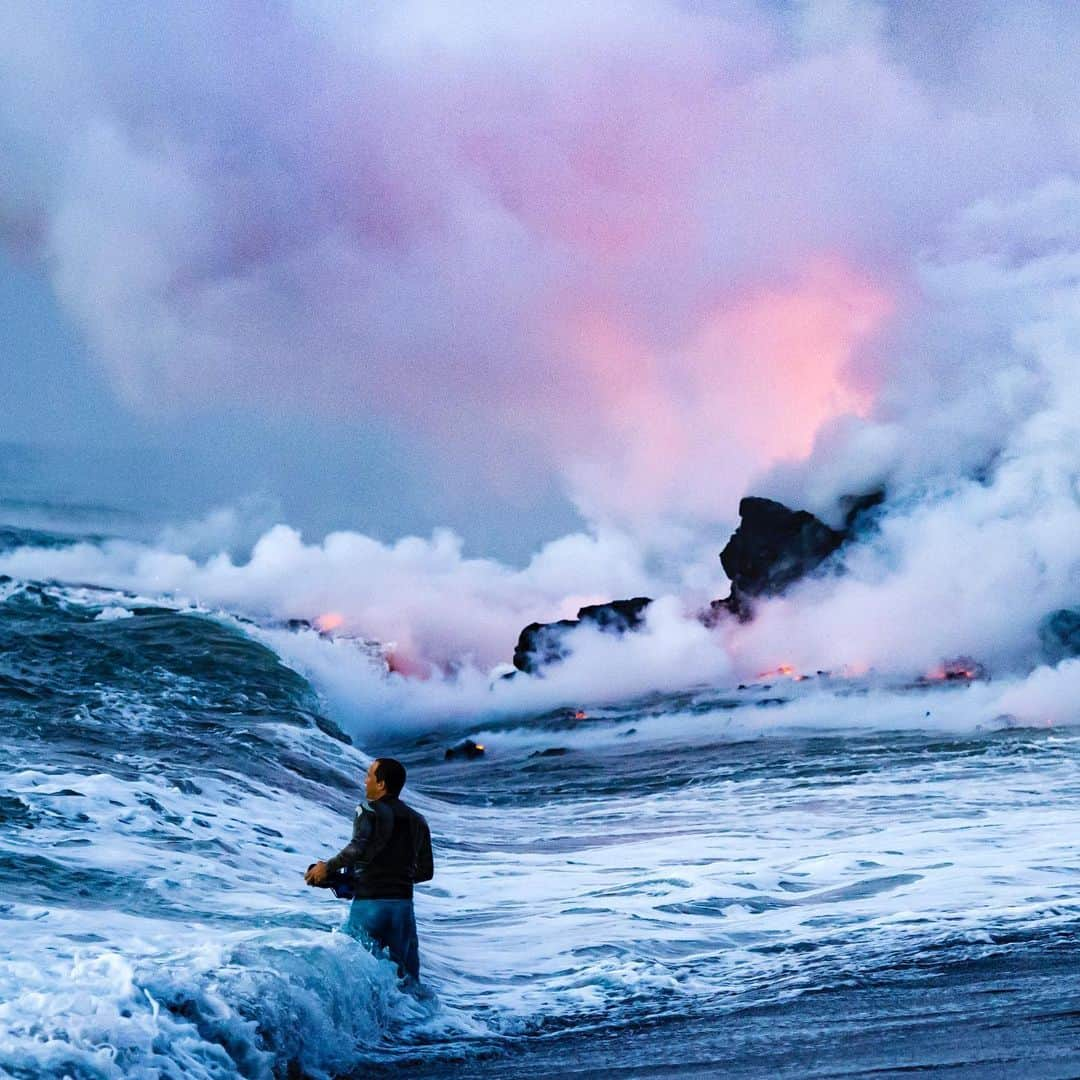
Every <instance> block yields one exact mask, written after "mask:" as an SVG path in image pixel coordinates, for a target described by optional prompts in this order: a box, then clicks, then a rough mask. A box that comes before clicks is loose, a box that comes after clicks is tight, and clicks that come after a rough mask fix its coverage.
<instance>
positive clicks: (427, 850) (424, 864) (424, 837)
mask: <svg viewBox="0 0 1080 1080" xmlns="http://www.w3.org/2000/svg"><path fill="white" fill-rule="evenodd" d="M434 876H435V866H434V862H433V860H432V857H431V830H430V829H429V828H428V823H427V822H426V821H425V820H424V819H423V818H421V819H420V829H419V835H418V836H417V849H416V878H415V880H416V881H430V880H431V879H432V878H433V877H434Z"/></svg>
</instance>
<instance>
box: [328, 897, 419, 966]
mask: <svg viewBox="0 0 1080 1080" xmlns="http://www.w3.org/2000/svg"><path fill="white" fill-rule="evenodd" d="M344 930H345V933H347V934H351V935H352V936H353V937H354V938H356V939H357V940H358V941H362V942H364V943H365V944H366V945H368V946H369V947H370V948H372V949H373V951H376V952H377V951H378V950H379V949H386V951H387V952H388V953H389V954H390V959H391V960H393V961H394V963H395V964H397V966H398V972H399V973H401V974H405V975H411V976H412V978H414V979H419V978H420V945H419V942H418V941H417V940H416V916H415V915H414V914H413V902H412V901H411V900H354V901H353V902H352V906H351V907H350V908H349V917H348V919H347V920H346V921H345V926H344Z"/></svg>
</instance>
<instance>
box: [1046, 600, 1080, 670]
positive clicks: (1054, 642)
mask: <svg viewBox="0 0 1080 1080" xmlns="http://www.w3.org/2000/svg"><path fill="white" fill-rule="evenodd" d="M1039 641H1040V642H1041V643H1042V647H1043V655H1044V656H1045V657H1046V659H1047V660H1048V661H1049V662H1050V663H1051V664H1058V663H1060V662H1061V661H1062V660H1068V659H1069V658H1070V657H1074V656H1080V608H1060V609H1059V610H1058V611H1052V612H1051V613H1050V614H1049V615H1047V616H1046V618H1045V619H1043V621H1042V622H1041V623H1040V624H1039Z"/></svg>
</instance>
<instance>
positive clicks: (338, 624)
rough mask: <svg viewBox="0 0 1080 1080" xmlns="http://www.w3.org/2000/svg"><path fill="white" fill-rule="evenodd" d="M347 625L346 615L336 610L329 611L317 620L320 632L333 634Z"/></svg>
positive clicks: (316, 623) (317, 627)
mask: <svg viewBox="0 0 1080 1080" xmlns="http://www.w3.org/2000/svg"><path fill="white" fill-rule="evenodd" d="M344 625H345V616H344V615H341V614H339V613H338V612H336V611H327V612H325V613H324V614H322V615H320V616H319V617H318V618H316V620H315V629H316V630H318V631H319V633H320V634H331V633H333V632H334V631H335V630H340V629H341V628H342V627H343V626H344Z"/></svg>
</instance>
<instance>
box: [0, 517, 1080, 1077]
mask: <svg viewBox="0 0 1080 1080" xmlns="http://www.w3.org/2000/svg"><path fill="white" fill-rule="evenodd" d="M66 543H68V540H67V539H66V538H64V537H61V536H57V535H53V534H51V533H48V532H40V531H39V532H32V531H28V530H25V529H7V530H0V552H5V551H6V552H11V551H13V550H15V549H18V548H28V547H29V548H48V547H55V546H59V545H64V544H66ZM320 649H322V650H324V651H326V650H332V649H337V650H338V654H337V655H340V656H344V655H346V652H347V653H348V655H349V656H350V657H351V661H350V662H352V663H360V662H363V663H368V662H369V661H368V660H367V658H365V657H364V656H363V653H362V649H360V647H359V646H358V645H355V643H349V642H341V641H339V642H333V641H329V640H327V639H326V638H325V637H322V636H320V635H318V634H317V633H316V632H315V631H314V630H311V629H308V628H304V627H294V628H291V629H290V628H289V627H288V626H285V625H281V624H275V623H272V621H268V620H264V621H260V619H259V618H258V617H257V615H253V614H252V613H251V612H245V611H224V610H207V609H204V608H202V607H200V606H198V605H196V604H190V603H180V602H178V601H177V600H176V598H174V597H169V596H156V595H153V594H152V592H145V593H140V594H139V595H135V594H133V593H129V592H124V591H119V590H115V589H107V588H103V587H101V586H100V583H97V582H79V581H65V582H57V581H42V580H30V579H25V578H19V577H15V576H0V730H2V734H3V738H2V740H0V770H2V775H3V780H2V787H0V1076H2V1077H5V1078H7V1077H17V1078H20V1080H21V1078H31V1077H64V1076H68V1077H74V1078H99V1077H100V1078H113V1077H136V1078H140V1080H142V1078H146V1080H149V1078H166V1077H168V1078H173V1077H175V1078H181V1077H182V1078H222V1080H224V1078H230V1077H253V1078H254V1077H258V1078H263V1077H265V1078H270V1077H301V1076H308V1077H349V1076H355V1077H361V1076H382V1075H414V1076H506V1077H510V1076H526V1075H528V1076H547V1075H553V1074H557V1073H558V1074H562V1075H583V1076H584V1075H595V1076H605V1075H627V1076H630V1075H646V1074H649V1075H653V1074H655V1073H656V1072H657V1071H658V1070H659V1071H663V1072H665V1073H670V1074H672V1075H701V1076H706V1075H725V1076H739V1077H741V1076H761V1077H777V1076H790V1077H805V1076H840V1075H843V1076H851V1075H873V1076H893V1075H895V1076H908V1075H912V1074H920V1075H921V1074H922V1073H924V1072H940V1074H941V1075H942V1076H948V1077H957V1076H972V1077H975V1076H980V1077H981V1076H1009V1077H1012V1076H1039V1077H1044V1076H1045V1077H1066V1076H1080V992H1078V991H1077V977H1076V968H1077V957H1078V943H1080V860H1078V858H1077V850H1076V843H1077V837H1078V835H1080V829H1078V825H1080V738H1078V733H1077V731H1076V730H1075V729H1073V728H1070V727H1068V726H1065V727H1062V726H1060V725H1059V724H1054V723H1050V722H1049V720H1048V721H1047V722H1046V723H1033V724H1028V725H1027V726H1023V725H1019V724H1018V723H1017V722H1016V721H1015V719H1014V718H1013V717H1011V716H1008V715H1003V714H1001V713H1000V712H999V711H998V710H997V708H996V705H995V702H996V701H997V700H998V695H999V692H1000V689H999V688H994V687H993V686H991V685H988V684H984V683H981V682H972V683H969V682H967V681H966V680H957V681H953V682H945V681H942V682H940V683H937V684H928V683H922V682H908V683H901V682H893V683H886V682H883V681H873V680H870V679H868V678H866V677H863V678H861V679H858V678H843V679H838V678H828V677H825V676H822V677H815V678H809V679H805V680H802V681H795V680H793V679H790V678H785V677H783V676H777V677H762V678H761V679H760V680H758V681H755V682H753V683H749V684H744V685H742V686H741V687H740V686H738V685H736V686H724V687H718V686H708V687H697V688H693V689H691V690H687V691H686V692H683V693H679V694H671V693H668V694H664V695H653V696H650V697H646V698H641V699H638V700H635V701H630V702H625V703H620V704H615V705H612V704H608V705H606V706H604V707H602V708H595V707H591V706H589V705H588V703H581V706H580V707H572V706H569V707H559V708H555V709H550V710H548V711H546V712H542V713H539V714H536V713H530V714H524V715H508V714H507V713H506V712H505V710H504V711H503V712H501V713H499V714H497V715H496V714H492V715H490V716H475V717H465V718H462V717H461V716H457V717H453V716H448V717H447V718H445V719H443V720H440V721H439V722H434V721H433V722H432V724H431V725H430V726H429V727H427V728H425V727H424V726H423V725H417V724H415V723H414V724H412V725H409V726H403V725H400V724H395V723H394V722H393V718H392V717H387V721H386V725H385V728H384V729H379V728H377V727H376V728H375V729H372V727H371V725H368V726H367V727H366V728H365V731H366V734H365V735H364V736H363V737H359V736H358V737H356V738H353V739H350V737H349V736H348V735H346V734H345V732H344V730H343V729H345V728H348V727H349V716H348V714H347V710H344V709H343V708H342V706H341V696H340V693H335V694H328V693H327V690H326V687H325V685H323V683H322V681H321V679H320V674H319V673H320V672H323V671H325V670H327V666H326V665H327V662H328V661H326V658H325V657H324V658H323V661H322V662H321V663H320V664H313V663H311V662H310V657H312V656H313V655H315V653H316V652H318V650H320ZM327 655H328V656H330V659H331V660H332V659H333V654H331V653H327ZM305 658H308V659H305ZM465 736H469V737H472V738H474V739H475V740H477V741H478V742H481V743H483V744H484V745H485V747H486V754H485V756H484V757H482V758H479V759H477V760H472V761H464V760H454V761H447V760H445V759H444V751H445V749H446V747H447V746H450V745H452V744H454V743H456V742H457V741H458V740H459V739H461V738H463V737H465ZM376 754H381V755H384V756H395V757H398V758H400V759H401V760H402V761H403V762H404V763H405V765H406V766H407V768H408V770H409V783H408V786H407V788H406V792H405V797H406V799H407V801H409V802H410V803H411V804H412V805H414V806H415V807H416V808H417V809H419V810H420V811H421V812H422V813H424V814H425V815H426V816H427V818H428V820H429V822H430V824H431V827H432V832H433V837H434V847H435V859H436V876H435V879H434V881H432V882H431V883H429V884H427V885H424V886H421V887H419V888H418V890H417V899H416V910H417V918H418V923H419V928H420V941H421V960H422V964H423V980H424V983H425V986H426V988H427V993H426V994H422V995H410V994H407V993H403V992H402V990H401V989H400V987H399V986H398V984H397V981H396V978H395V973H394V971H393V969H392V967H391V965H390V964H389V963H388V962H387V961H386V960H380V959H376V958H375V957H373V956H372V955H370V954H369V953H368V952H366V951H365V950H364V948H362V947H361V946H360V945H359V944H358V943H357V942H355V941H353V940H352V939H351V938H349V937H348V936H346V935H344V934H342V933H341V932H340V931H339V927H340V926H341V924H342V922H343V920H344V917H345V914H346V905H345V904H344V903H343V902H341V901H337V900H335V899H334V898H333V897H332V896H329V895H328V894H327V893H325V892H324V891H321V890H312V889H308V888H306V887H305V885H304V883H303V872H304V869H305V868H306V866H307V865H308V864H309V863H310V862H312V861H313V860H314V859H316V858H319V857H325V856H327V855H329V854H331V853H333V852H334V851H336V850H337V849H338V848H339V847H341V846H342V844H343V843H344V842H345V840H346V839H347V837H348V835H349V831H350V827H351V819H352V815H353V812H354V807H355V804H356V802H357V801H358V799H359V798H361V796H362V789H361V785H362V777H363V774H364V771H365V769H366V766H367V763H368V762H369V760H370V758H371V756H373V755H376Z"/></svg>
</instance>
